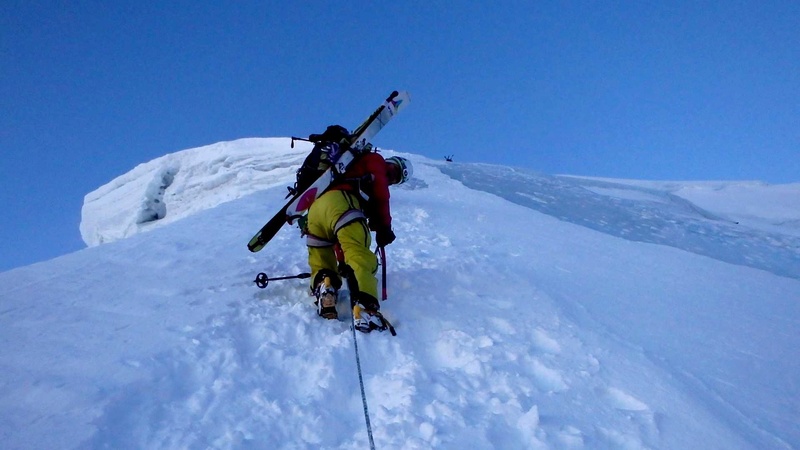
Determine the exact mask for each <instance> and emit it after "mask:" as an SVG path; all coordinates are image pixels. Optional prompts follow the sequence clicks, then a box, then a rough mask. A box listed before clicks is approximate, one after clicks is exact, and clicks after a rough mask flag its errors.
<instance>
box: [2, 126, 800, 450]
mask: <svg viewBox="0 0 800 450" xmlns="http://www.w3.org/2000/svg"><path fill="white" fill-rule="evenodd" d="M281 142H282V144H281ZM287 142H288V141H286V140H283V141H276V140H245V141H236V142H231V143H224V144H217V145H216V146H210V147H207V148H205V149H194V150H189V151H186V152H179V153H176V154H173V155H167V156H165V157H164V158H160V159H159V160H156V162H150V163H147V164H145V165H143V166H139V167H137V168H136V169H134V170H133V171H132V172H131V173H130V174H126V175H123V176H122V177H120V178H118V179H117V180H114V181H113V182H112V183H110V185H107V186H104V187H102V188H100V189H98V191H95V192H94V193H91V194H89V195H87V198H86V205H85V206H84V211H83V214H84V219H83V220H84V223H82V226H81V229H82V232H83V233H84V238H85V239H86V240H87V243H90V244H91V245H94V244H97V243H100V242H110V243H107V244H105V245H99V246H93V247H91V248H87V249H86V250H83V251H80V252H76V253H74V254H70V255H67V256H64V257H61V258H57V259H54V260H52V261H48V262H46V263H41V264H36V265H32V266H29V267H24V268H20V269H15V270H12V271H8V272H5V273H1V274H0V339H2V342H3V345H2V346H0V364H2V370H0V405H1V406H0V439H1V442H3V447H4V448H10V449H37V448H41V449H46V448H115V449H120V448H264V449H273V448H292V449H295V448H365V447H367V444H368V441H367V432H366V427H365V421H364V413H363V410H362V406H361V397H360V393H359V387H358V377H357V373H356V367H355V355H354V352H353V342H352V335H351V331H350V330H349V329H348V327H347V326H346V325H345V324H342V323H340V322H336V321H333V322H331V321H324V320H322V319H319V318H318V317H316V316H315V314H314V310H313V306H312V302H311V299H310V297H308V296H307V290H306V286H305V284H304V282H303V281H298V280H288V281H275V282H272V283H270V285H269V286H268V288H267V289H264V290H260V289H258V288H256V287H255V285H254V284H253V283H252V280H253V278H254V277H255V274H256V273H258V272H260V271H264V272H267V273H268V274H269V275H271V276H278V275H288V274H296V273H299V272H303V271H306V270H307V266H306V264H305V248H304V243H303V241H302V240H300V239H298V233H297V231H296V230H294V229H292V228H289V227H285V229H284V230H282V231H281V232H280V233H279V234H278V236H277V237H276V239H275V240H274V241H273V242H272V243H270V244H269V246H268V247H267V248H266V249H265V250H263V251H262V252H260V253H257V254H251V253H249V252H248V251H247V249H246V247H245V243H246V242H247V240H248V239H249V238H250V236H251V235H252V234H253V233H254V232H255V230H257V229H258V228H259V227H260V226H261V225H262V224H263V222H264V221H265V220H266V219H267V218H268V217H269V216H271V214H272V213H273V212H274V211H275V210H277V209H278V208H279V207H280V206H281V205H282V204H283V196H284V193H285V188H284V186H285V185H286V184H288V183H289V181H290V180H291V178H292V173H293V168H294V167H296V165H297V164H299V163H300V161H301V160H302V157H303V153H304V150H303V151H301V149H295V150H296V151H294V152H288V145H286V144H287ZM281 145H283V146H285V147H286V148H285V149H281V148H280V147H281ZM212 148H213V151H210V152H209V149H212ZM259 150H261V152H259ZM284 150H286V153H281V152H282V151H284ZM211 154H215V155H216V156H214V158H211V156H210V155H211ZM406 156H409V157H411V158H412V160H413V161H414V163H415V175H416V177H417V179H415V180H412V181H411V182H409V183H408V184H406V185H402V186H397V187H393V193H392V196H393V197H392V198H393V215H394V217H395V231H396V232H397V235H398V240H397V241H396V242H395V243H394V244H392V245H391V246H390V247H389V248H388V249H387V253H388V272H389V279H388V282H389V288H390V292H389V297H390V299H389V300H388V301H387V302H386V303H384V310H385V312H386V314H387V316H388V317H389V318H390V319H392V320H393V322H394V323H395V325H396V326H397V328H398V336H397V337H392V336H390V335H388V334H377V333H373V334H370V335H361V334H359V336H358V348H359V351H360V354H361V362H362V365H363V367H362V368H363V373H364V381H365V385H366V394H367V399H368V402H369V413H370V419H371V424H372V429H373V433H374V438H375V443H376V446H377V447H378V448H409V449H415V448H423V449H424V448H454V449H455V448H459V449H460V448H503V449H511V448H526V449H527V448H557V449H560V448H576V449H579V448H586V449H589V448H591V449H595V448H665V449H666V448H669V449H673V448H719V449H736V448H794V447H798V446H800V430H798V427H797V423H798V422H800V411H799V410H798V409H799V407H798V405H800V402H798V399H799V398H800V395H799V394H800V392H798V390H799V389H800V375H799V374H800V363H798V359H797V351H796V349H797V348H800V333H799V332H798V331H800V329H799V327H798V319H800V306H798V305H799V304H800V303H799V302H800V269H798V265H799V264H800V256H799V255H798V251H799V249H800V245H798V237H797V234H796V226H795V224H796V223H797V222H796V221H797V220H798V219H799V218H800V217H799V216H800V214H798V213H795V215H794V216H792V214H791V209H785V210H786V211H789V213H788V216H787V215H786V214H784V213H783V212H780V213H779V211H783V210H784V209H783V208H784V206H783V205H778V204H775V205H773V207H770V206H767V205H760V211H761V212H760V213H758V214H756V215H754V213H753V211H759V209H758V208H756V206H757V205H751V204H749V203H747V202H748V201H750V197H748V195H746V194H745V193H746V192H749V191H748V189H747V188H746V185H742V184H731V185H729V186H743V187H740V188H735V189H734V188H732V187H731V188H726V187H725V186H726V185H724V184H720V186H723V189H722V190H721V191H720V190H718V191H715V192H716V194H715V195H718V196H720V198H725V199H726V202H725V205H728V206H726V208H727V209H721V210H715V208H714V204H702V203H703V202H702V201H698V202H696V203H695V202H694V201H693V199H692V198H691V196H690V195H682V193H681V192H680V190H681V188H680V185H679V184H676V185H671V186H664V185H661V186H659V185H658V184H655V182H653V183H654V184H649V185H639V184H637V183H636V182H626V181H618V182H617V181H610V180H588V179H576V178H568V177H553V176H548V175H544V174H538V173H533V172H529V171H522V170H519V169H512V168H507V167H498V166H486V165H474V164H445V163H443V162H436V161H431V160H427V159H425V158H422V157H417V156H414V155H406ZM195 163H196V164H195ZM226 164H228V165H227V166H226ZM165 167H166V168H179V170H177V171H174V173H173V174H172V182H171V183H166V182H165V183H163V184H164V185H165V186H164V189H163V193H160V191H161V188H158V189H155V190H154V189H153V187H152V186H154V184H153V180H156V181H155V184H156V185H158V184H159V183H160V181H158V180H159V179H160V180H164V176H163V175H164V174H165V173H166V172H165V170H164V168H165ZM233 167H236V169H235V170H234V169H233ZM238 172H242V174H241V175H239V174H237V173H238ZM181 174H183V175H181ZM182 176H183V177H184V178H181V177H182ZM223 180H224V181H223ZM695 185H696V184H686V185H685V186H695ZM687 189H688V188H687ZM785 189H786V192H787V195H786V198H788V199H789V201H796V199H797V196H798V194H800V189H799V188H798V187H797V186H796V185H787V186H785ZM154 192H155V194H154ZM684 192H685V191H684ZM739 196H741V197H739ZM153 198H160V199H163V203H164V205H166V212H165V213H164V214H161V215H162V216H163V218H162V219H161V220H156V221H151V222H146V223H141V222H139V219H140V218H141V214H139V213H140V212H141V211H142V210H143V208H142V207H141V205H142V203H143V202H144V203H146V201H143V199H153ZM737 198H741V199H743V200H742V202H743V206H742V208H741V209H736V208H735V207H734V206H735V205H736V204H737V203H736V199H737ZM151 203H152V202H151ZM764 211H766V213H764ZM137 214H138V215H137ZM156 216H158V214H157V215H156ZM745 216H747V217H750V218H751V219H752V220H753V221H754V222H758V224H759V226H750V225H748V224H747V223H740V224H738V225H737V224H735V223H734V221H735V219H736V218H737V217H745ZM777 216H780V218H779V220H778V221H775V220H774V219H775V217H777ZM761 225H764V226H761ZM766 225H768V226H769V227H768V228H769V229H766V228H765V226H766ZM87 230H89V231H87ZM142 230H149V231H150V232H148V233H138V231H142ZM122 237H126V238H125V239H121V238H122ZM112 241H113V242H112Z"/></svg>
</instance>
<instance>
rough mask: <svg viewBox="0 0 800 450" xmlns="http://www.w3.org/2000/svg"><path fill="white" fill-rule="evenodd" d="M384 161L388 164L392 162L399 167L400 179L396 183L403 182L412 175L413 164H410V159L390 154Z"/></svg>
mask: <svg viewBox="0 0 800 450" xmlns="http://www.w3.org/2000/svg"><path fill="white" fill-rule="evenodd" d="M386 162H387V163H389V164H394V165H396V166H397V167H399V168H400V181H398V182H397V184H403V183H405V182H406V181H408V179H409V178H411V176H412V175H414V166H412V165H411V161H409V160H407V159H405V158H403V157H401V156H392V157H390V158H386Z"/></svg>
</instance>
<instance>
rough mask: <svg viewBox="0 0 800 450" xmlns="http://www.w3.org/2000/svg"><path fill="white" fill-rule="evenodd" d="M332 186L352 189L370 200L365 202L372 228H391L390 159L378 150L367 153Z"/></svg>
mask: <svg viewBox="0 0 800 450" xmlns="http://www.w3.org/2000/svg"><path fill="white" fill-rule="evenodd" d="M331 190H341V191H347V192H351V193H353V194H355V195H359V196H361V198H362V199H364V200H366V201H367V204H366V205H362V207H363V209H364V213H365V214H366V216H367V218H368V219H369V223H370V228H371V229H373V230H378V229H381V228H383V229H391V228H392V215H391V213H390V212H389V176H388V174H387V173H386V161H385V160H384V159H383V156H381V155H379V154H377V153H367V154H366V155H364V156H361V157H360V158H358V159H357V160H356V161H355V162H354V163H353V164H351V165H350V167H349V168H348V169H347V171H346V172H345V173H344V176H343V177H342V180H341V181H338V182H335V183H334V184H333V186H331Z"/></svg>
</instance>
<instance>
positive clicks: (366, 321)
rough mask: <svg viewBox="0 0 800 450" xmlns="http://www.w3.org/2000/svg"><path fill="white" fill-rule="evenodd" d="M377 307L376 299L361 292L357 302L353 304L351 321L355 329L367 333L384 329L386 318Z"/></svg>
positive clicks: (378, 305)
mask: <svg viewBox="0 0 800 450" xmlns="http://www.w3.org/2000/svg"><path fill="white" fill-rule="evenodd" d="M379 309H380V304H378V300H376V299H375V298H374V297H372V296H371V295H366V294H364V293H363V292H362V293H361V295H359V302H358V303H356V304H355V305H354V306H353V321H354V324H355V327H356V330H358V331H360V332H362V333H369V332H370V331H372V330H380V331H383V330H385V329H386V328H387V324H386V320H385V319H384V318H383V315H382V314H381V313H380V312H378V310H379Z"/></svg>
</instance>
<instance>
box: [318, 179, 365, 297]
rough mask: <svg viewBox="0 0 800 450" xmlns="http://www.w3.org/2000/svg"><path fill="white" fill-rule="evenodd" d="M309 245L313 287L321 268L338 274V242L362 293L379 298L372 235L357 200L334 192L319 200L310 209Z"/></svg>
mask: <svg viewBox="0 0 800 450" xmlns="http://www.w3.org/2000/svg"><path fill="white" fill-rule="evenodd" d="M306 243H307V245H308V265H309V266H311V280H312V284H313V280H314V279H316V276H317V273H318V272H319V271H320V270H322V269H328V270H331V271H333V272H334V273H337V261H336V252H335V251H334V245H335V244H336V243H338V244H339V245H340V247H341V249H342V252H343V253H344V262H345V263H347V265H348V266H350V267H351V268H352V269H353V272H355V276H356V280H357V281H358V289H359V291H361V292H362V293H364V294H367V295H370V296H372V297H373V298H374V299H375V300H377V299H378V280H377V279H376V278H375V273H376V272H377V271H378V258H377V256H376V255H375V253H373V252H372V250H370V245H372V235H371V234H370V232H369V228H368V227H367V219H366V216H365V215H364V212H363V211H362V209H361V205H360V203H359V200H358V197H356V196H355V195H353V194H351V193H349V192H345V191H337V190H333V191H328V192H326V193H324V194H322V196H321V197H319V198H318V199H316V200H315V201H314V203H313V204H312V205H311V208H310V209H309V210H308V236H307V242H306ZM311 289H312V290H313V289H314V286H313V285H312V286H311Z"/></svg>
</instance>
